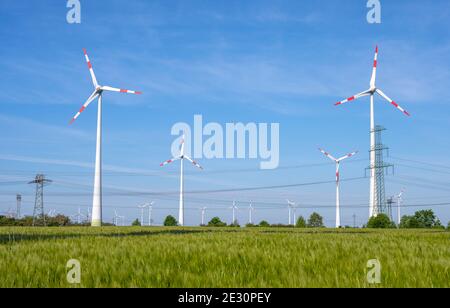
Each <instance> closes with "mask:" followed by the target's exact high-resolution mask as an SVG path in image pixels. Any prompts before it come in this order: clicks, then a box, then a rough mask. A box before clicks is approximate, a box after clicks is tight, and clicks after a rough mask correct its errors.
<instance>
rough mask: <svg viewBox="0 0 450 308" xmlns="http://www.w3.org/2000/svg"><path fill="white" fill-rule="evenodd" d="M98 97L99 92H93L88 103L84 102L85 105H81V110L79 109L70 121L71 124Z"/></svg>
mask: <svg viewBox="0 0 450 308" xmlns="http://www.w3.org/2000/svg"><path fill="white" fill-rule="evenodd" d="M97 97H99V94H98V93H97V92H94V93H92V95H91V96H90V97H89V98H88V100H87V101H86V103H84V105H83V106H82V107H81V109H80V111H78V112H77V114H76V115H75V116H74V117H73V118H72V120H71V121H70V124H72V123H73V122H75V120H76V119H78V117H79V116H80V115H81V114H82V113H83V111H84V110H85V109H86V108H87V107H88V106H89V104H90V103H92V102H93V101H94V99H96V98H97Z"/></svg>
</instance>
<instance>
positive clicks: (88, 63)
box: [83, 49, 98, 88]
mask: <svg viewBox="0 0 450 308" xmlns="http://www.w3.org/2000/svg"><path fill="white" fill-rule="evenodd" d="M83 52H84V57H85V58H86V63H87V65H88V68H89V72H90V73H91V77H92V82H93V83H94V87H95V88H97V87H98V82H97V78H96V77H95V73H94V69H93V68H92V63H91V61H90V60H89V56H88V54H87V51H86V49H83Z"/></svg>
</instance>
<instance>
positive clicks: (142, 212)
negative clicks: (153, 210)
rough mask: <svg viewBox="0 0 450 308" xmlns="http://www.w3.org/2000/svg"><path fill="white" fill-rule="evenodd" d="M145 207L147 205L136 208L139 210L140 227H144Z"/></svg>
mask: <svg viewBox="0 0 450 308" xmlns="http://www.w3.org/2000/svg"><path fill="white" fill-rule="evenodd" d="M147 206H148V203H144V204H142V205H138V208H139V209H140V210H141V227H143V226H144V210H145V208H146V207H147Z"/></svg>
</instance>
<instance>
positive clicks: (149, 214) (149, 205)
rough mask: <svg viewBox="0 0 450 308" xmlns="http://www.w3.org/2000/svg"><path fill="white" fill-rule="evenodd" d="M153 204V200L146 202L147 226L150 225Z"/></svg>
mask: <svg viewBox="0 0 450 308" xmlns="http://www.w3.org/2000/svg"><path fill="white" fill-rule="evenodd" d="M153 205H155V202H154V201H152V202H150V203H149V204H148V226H149V227H151V226H152V212H153Z"/></svg>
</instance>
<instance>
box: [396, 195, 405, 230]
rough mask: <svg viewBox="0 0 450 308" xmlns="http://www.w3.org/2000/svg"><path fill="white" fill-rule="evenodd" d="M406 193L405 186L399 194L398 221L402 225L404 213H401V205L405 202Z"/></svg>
mask: <svg viewBox="0 0 450 308" xmlns="http://www.w3.org/2000/svg"><path fill="white" fill-rule="evenodd" d="M404 193H405V189H404V188H403V189H402V191H401V192H400V193H399V194H398V195H397V223H398V226H399V227H400V223H401V222H402V215H401V213H400V212H401V207H402V202H403V194H404Z"/></svg>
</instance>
